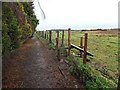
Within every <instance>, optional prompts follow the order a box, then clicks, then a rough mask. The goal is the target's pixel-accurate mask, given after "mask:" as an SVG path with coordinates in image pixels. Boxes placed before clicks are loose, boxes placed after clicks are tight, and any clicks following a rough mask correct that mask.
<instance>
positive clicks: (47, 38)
mask: <svg viewBox="0 0 120 90" xmlns="http://www.w3.org/2000/svg"><path fill="white" fill-rule="evenodd" d="M47 40H48V31H47Z"/></svg>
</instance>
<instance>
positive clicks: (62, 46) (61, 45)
mask: <svg viewBox="0 0 120 90" xmlns="http://www.w3.org/2000/svg"><path fill="white" fill-rule="evenodd" d="M63 45H64V30H63V31H62V45H61V46H62V47H63Z"/></svg>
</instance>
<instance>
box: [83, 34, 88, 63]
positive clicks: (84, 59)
mask: <svg viewBox="0 0 120 90" xmlns="http://www.w3.org/2000/svg"><path fill="white" fill-rule="evenodd" d="M87 35H88V34H87V33H85V42H84V58H83V64H86V57H87V54H86V52H87Z"/></svg>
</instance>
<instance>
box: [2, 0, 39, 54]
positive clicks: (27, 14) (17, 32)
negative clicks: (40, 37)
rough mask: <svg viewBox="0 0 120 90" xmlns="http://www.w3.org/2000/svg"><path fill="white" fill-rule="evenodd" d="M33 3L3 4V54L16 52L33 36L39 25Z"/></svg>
mask: <svg viewBox="0 0 120 90" xmlns="http://www.w3.org/2000/svg"><path fill="white" fill-rule="evenodd" d="M33 9H34V7H33V2H3V3H2V54H5V53H6V52H8V51H11V50H14V49H16V48H18V47H20V46H21V45H22V43H23V42H24V41H26V40H27V39H28V38H30V37H31V36H32V34H33V33H34V32H35V31H36V29H35V28H36V26H37V25H38V24H39V23H38V22H39V21H38V20H37V18H36V15H35V14H34V11H33Z"/></svg>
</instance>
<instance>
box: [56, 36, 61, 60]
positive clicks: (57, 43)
mask: <svg viewBox="0 0 120 90" xmlns="http://www.w3.org/2000/svg"><path fill="white" fill-rule="evenodd" d="M56 46H57V57H58V60H60V50H59V39H58V38H56Z"/></svg>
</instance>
